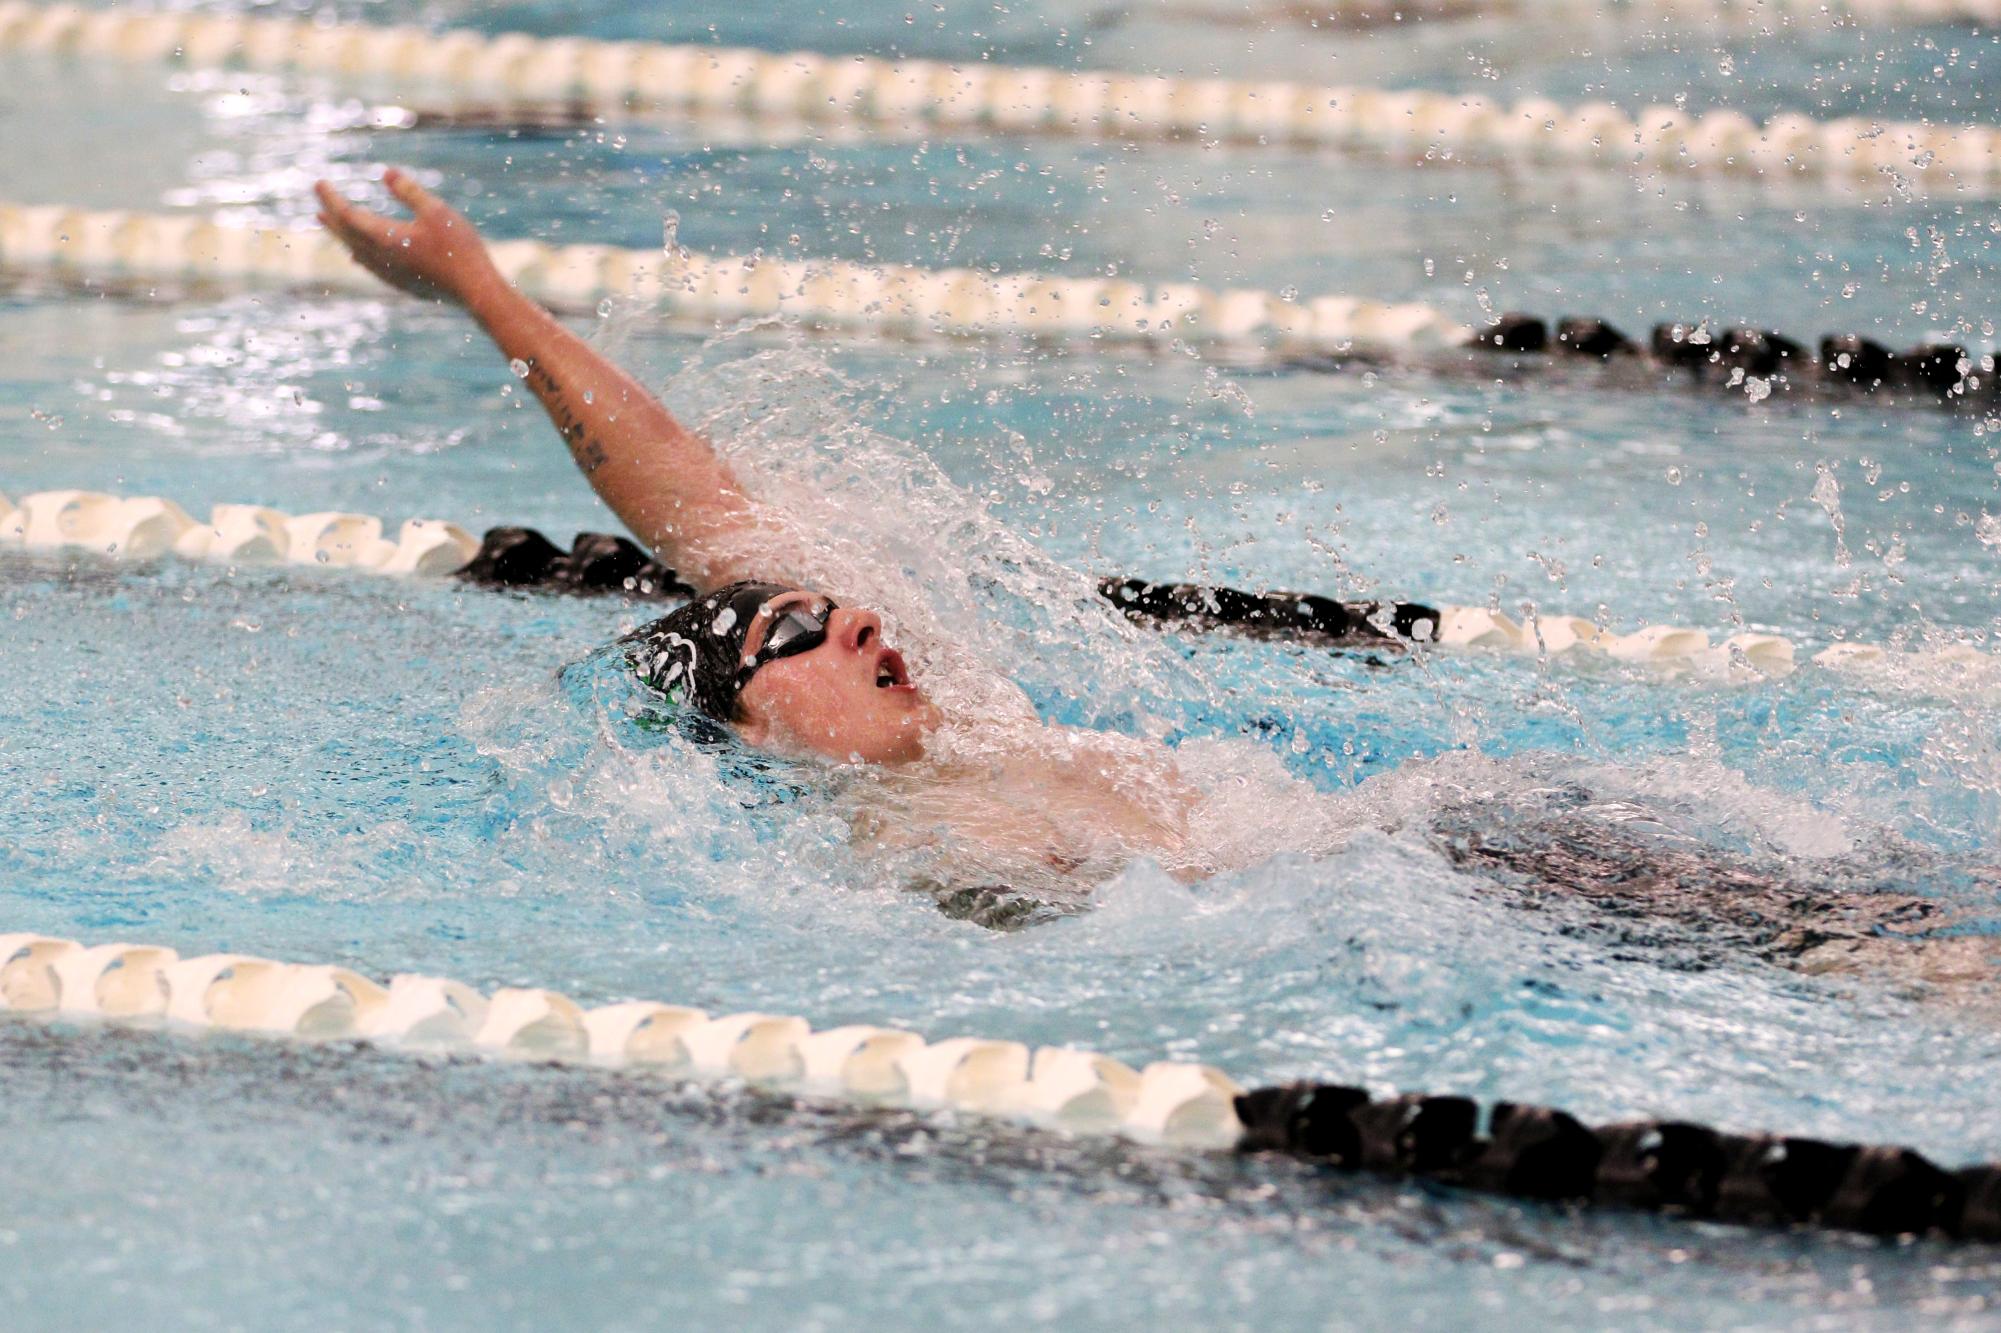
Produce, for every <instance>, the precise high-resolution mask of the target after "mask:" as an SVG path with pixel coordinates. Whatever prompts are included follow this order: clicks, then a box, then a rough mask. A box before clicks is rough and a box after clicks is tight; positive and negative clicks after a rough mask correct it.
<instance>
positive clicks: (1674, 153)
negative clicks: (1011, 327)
mask: <svg viewBox="0 0 2001 1333" xmlns="http://www.w3.org/2000/svg"><path fill="white" fill-rule="evenodd" d="M1358 2H1359V0H1339V7H1340V8H1343V9H1346V10H1349V11H1354V12H1359V11H1355V6H1356V4H1357V3H1358ZM1561 2H1562V0H1559V3H1561ZM1574 3H1578V4H1580V5H1581V3H1582V0H1574ZM1995 5H1996V0H1846V3H1845V4H1830V5H1826V6H1821V5H1816V4H1814V3H1812V0H1781V3H1779V4H1778V5H1776V6H1773V5H1761V6H1758V7H1757V8H1759V10H1760V12H1761V13H1762V12H1764V11H1765V10H1768V9H1777V10H1778V11H1780V12H1783V13H1786V14H1791V15H1800V16H1803V15H1805V14H1806V13H1808V12H1811V11H1817V10H1821V9H1825V10H1826V11H1827V12H1829V13H1837V14H1855V15H1859V14H1899V15H1903V14H1909V15H1913V16H1917V17H1921V18H1926V17H1936V18H1940V19H1950V18H1958V19H1970V20H1977V21H1987V22H1992V21H1994V18H1995V15H1994V14H1993V13H1992V12H1990V11H1992V10H1993V9H1994V8H1995ZM1378 8H1380V6H1378ZM1615 8H1616V9H1619V10H1620V12H1639V11H1642V10H1645V11H1649V12H1652V11H1659V12H1664V13H1669V14H1681V13H1686V12H1689V11H1690V10H1691V9H1692V10H1693V12H1696V13H1700V14H1703V15H1706V16H1715V15H1718V14H1725V13H1734V12H1737V11H1738V10H1739V9H1740V8H1741V7H1739V6H1735V5H1730V4H1726V3H1723V2H1722V0H1641V2H1640V3H1638V4H1635V5H1630V6H1615ZM9 48H11V49H15V50H25V51H33V52H40V53H45V54H50V55H61V56H71V57H83V58H91V59H98V60H110V61H122V62H127V63H140V64H145V63H169V64H180V65H194V66H206V67H230V68H240V69H252V70H263V71H270V72H294V73H300V74H307V75H312V76H316V77H324V78H336V79H345V80H364V81H373V82H381V81H385V80H386V81H391V82H394V83H399V84H407V85H409V86H410V87H412V88H414V89H416V90H418V91H420V92H421V93H422V94H424V95H426V96H430V97H432V98H453V99H471V100H476V101H478V102H480V103H482V104H483V105H484V106H486V107H487V108H489V109H500V110H504V109H505V108H507V107H509V106H518V107H521V108H523V109H524V110H528V109H536V110H539V109H544V108H547V107H550V106H552V105H560V106H566V107H575V108H580V109H583V110H586V111H589V112H591V113H593V114H598V115H609V114H616V113H619V112H624V111H638V110H652V111H663V110H666V111H674V112H677V113H681V114H702V113H710V114H722V115H730V116H742V115H752V114H761V115H765V116H775V117H784V118H795V119H796V118H803V119H807V120H812V121H819V122H823V123H824V122H854V123H857V124H860V125H883V126H895V127H905V126H913V125H914V126H925V125H931V126H938V127H942V128H946V129H963V130H968V131H972V130H987V131H998V132H1001V133H1036V134H1048V133H1061V134H1071V135H1076V136H1081V137H1091V138H1126V139H1176V138H1178V139H1196V140H1201V141H1205V142H1210V141H1227V142H1231V143H1236V144H1244V145H1260V144H1304V145H1317V146H1325V147H1336V148H1341V149H1344V150H1349V151H1365V152H1373V153H1379V154H1387V155H1390V156H1393V157H1398V158H1405V159H1416V158H1423V157H1433V156H1437V157H1449V158H1457V159H1468V158H1486V159H1500V160H1504V161H1521V162H1533V163H1551V164H1558V163H1562V164H1578V165H1586V166H1595V167H1599V168H1603V169H1608V170H1622V171H1628V172H1631V171H1636V170H1639V171H1649V172H1660V171H1678V172H1679V171H1688V172H1730V173H1738V174H1743V175H1747V176H1749V177H1750V178H1752V179H1755V180H1761V181H1773V182H1776V181H1785V180H1792V179H1797V178H1799V177H1802V176H1817V177H1831V178H1847V179H1857V178H1860V179H1871V178H1880V177H1882V176H1883V175H1884V173H1886V172H1887V173H1893V174H1894V175H1895V176H1896V177H1898V178H1900V179H1902V180H1905V181H1911V182H1918V183H1924V182H1928V181H1937V182H1940V183H1946V182H1956V183H1958V184H1959V185H1962V186H1966V185H1988V184H1992V183H1994V182H1996V181H1997V180H2001V136H1997V132H1996V131H1995V130H1994V129H1992V128H1990V127H1987V126H1984V125H1974V124H1949V123H1927V122H1923V121H1887V122H1877V121H1872V120H1868V119H1865V118H1861V117H1842V118H1839V119H1834V120H1826V121H1821V120H1814V119H1811V118H1808V117H1804V116H1800V115H1797V114H1788V115H1781V116H1777V117H1774V118H1773V119H1772V120H1770V121H1767V122H1765V123H1762V124H1761V123H1759V122H1756V121H1753V120H1751V119H1750V118H1748V117H1746V116H1744V115H1743V114H1742V113H1740V112H1737V111H1732V110H1729V109H1720V110H1715V111H1711V112H1708V113H1707V114H1690V113H1684V112H1681V111H1678V110H1673V109H1663V108H1659V107H1647V108H1643V109H1641V110H1640V111H1639V112H1637V113H1632V112H1627V111H1625V110H1622V109H1621V108H1618V107H1615V106H1612V105H1610V104H1609V103H1605V102H1587V103H1584V104H1581V105H1577V106H1564V105H1562V104H1560V103H1556V102H1552V101H1549V100H1547V99H1543V98H1528V99H1524V100H1522V101H1519V102H1515V103H1513V104H1501V103H1497V102H1494V101H1492V100H1490V99H1488V98H1486V97H1484V96H1482V95H1480V94H1478V93H1468V92H1453V91H1432V90H1426V89H1383V88H1348V87H1330V86H1323V87H1315V86H1308V85H1304V84H1298V83H1293V82H1288V81H1284V80H1269V81H1268V80H1229V79H1216V78H1201V77H1196V78H1166V77H1160V76H1156V75H1145V74H1125V73H1119V72H1116V71H1108V70H1074V71H1073V70H1060V69H1048V68H1041V67H1035V66H1002V65H991V64H984V63H980V64H966V65H954V64H941V63H938V62H934V61H924V60H888V59H876V58H872V57H867V56H837V55H825V54H820V53H817V52H810V51H804V52H802V51H794V52H782V53H774V52H767V51H756V50H744V49H736V48H728V47H713V46H676V45H667V44H660V43H644V42H602V41H593V40H587V39H580V38H577V37H567V36H556V37H533V36H530V35H527V34H525V33H518V32H511V33H499V34H495V35H491V36H489V35H486V34H481V33H475V32H469V31H465V30H462V29H461V30H452V31H447V32H443V33H431V32H426V31H423V30H421V29H418V28H412V27H378V26H373V25H366V24H339V23H320V22H314V21H307V20H304V19H297V18H277V17H273V18H263V17H258V18H247V17H246V18H236V17H229V16H216V15H194V14H187V13H176V12H129V11H124V10H86V9H83V8H81V7H79V6H75V5H68V4H56V5H41V4H31V3H27V2H26V0H8V2H7V3H4V4H0V49H9Z"/></svg>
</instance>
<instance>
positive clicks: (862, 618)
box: [827, 606, 882, 652]
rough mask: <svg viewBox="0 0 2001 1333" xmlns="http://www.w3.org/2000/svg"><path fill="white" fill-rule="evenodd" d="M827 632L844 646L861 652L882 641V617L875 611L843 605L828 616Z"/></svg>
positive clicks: (852, 650)
mask: <svg viewBox="0 0 2001 1333" xmlns="http://www.w3.org/2000/svg"><path fill="white" fill-rule="evenodd" d="M827 632H828V633H829V634H831V635H832V636H833V638H834V642H836V643H838V644H840V645H841V646H842V647H843V648H846V649H848V650H849V651H851V652H860V651H861V650H862V649H864V648H873V647H875V646H876V645H877V644H878V643H880V642H881V641H882V617H881V616H879V615H877V614H876V613H875V612H873V611H861V610H857V609H855V608H854V607H848V606H843V607H840V608H839V609H837V610H836V611H835V612H834V614H833V615H831V616H829V617H828V618H827Z"/></svg>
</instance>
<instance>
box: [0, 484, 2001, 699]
mask: <svg viewBox="0 0 2001 1333" xmlns="http://www.w3.org/2000/svg"><path fill="white" fill-rule="evenodd" d="M384 530H385V525H384V524H383V521H382V520H381V519H380V518H377V517H375V516H373V515H369V514H353V513H345V512H339V511H326V512H321V513H312V514H300V515H290V514H286V513H284V512H283V511H281V510H277V509H272V508H269V507H266V506H262V505H242V504H218V505H216V506H214V507H213V508H212V509H211V510H210V513H209V521H208V523H206V524H201V523H196V522H195V521H194V520H193V519H191V518H189V517H188V516H187V514H186V512H185V511H184V510H182V509H181V508H180V506H179V505H177V504H175V503H174V502H173V501H172V500H168V499H164V498H162V497H158V496H136V497H129V498H128V497H120V496H115V495H108V494H104V493H102V492H97V491H81V490H64V491H40V492H36V493H34V494H31V495H26V496H23V497H21V499H20V500H19V501H18V502H14V501H11V500H9V499H8V497H7V496H6V495H5V494H0V548H4V547H6V546H10V545H11V546H26V547H29V548H31V549H37V550H49V549H60V548H64V547H70V548H77V549H82V550H87V551H93V552H96V553H99V554H103V555H108V556H112V557H114V558H118V557H122V558H126V559H151V558H153V557H155V556H159V555H166V554H173V555H177V556H180V557H182V558H185V559H192V560H205V561H210V562H213V563H218V564H225V565H237V564H253V563H265V562H278V561H289V562H291V563H293V564H300V565H326V566H331V567H339V568H346V569H355V570H362V571H366V572H371V573H379V574H386V575H392V576H397V577H406V578H443V577H446V576H448V575H450V574H452V573H453V572H455V571H456V570H459V569H461V568H463V567H464V566H465V565H466V563H467V562H468V561H470V560H471V559H472V557H473V556H474V555H475V554H477V553H478V551H479V539H478V538H476V537H474V536H473V535H472V534H471V533H469V532H467V531H466V530H465V529H463V528H461V527H459V526H457V525H456V524H453V523H448V522H445V521H443V520H441V519H410V520H408V521H406V522H405V523H404V524H403V525H402V527H401V529H400V530H399V532H398V537H397V540H395V541H393V542H392V541H389V540H387V539H386V538H384V537H383V536H382V533H383V531H384ZM1417 637H1418V640H1419V642H1420V643H1429V644H1431V645H1433V646H1435V647H1439V648H1451V649H1457V650H1472V651H1485V652H1494V653H1502V654H1513V655H1522V656H1530V657H1538V658H1548V659H1551V660H1554V659H1558V658H1568V659H1588V658H1590V657H1593V656H1604V657H1609V658H1611V659H1613V660H1615V661H1620V662H1625V663H1629V664H1633V665H1636V666H1646V667H1651V668H1655V669H1657V670H1658V671H1659V672H1660V673H1661V674H1663V675H1665V676H1667V677H1675V676H1684V677H1688V678H1692V679H1695V680H1701V681H1707V682H1713V683H1718V684H1733V685H1746V684H1756V683H1758V682H1760V681H1766V680H1773V679H1776V678H1778V677H1781V676H1785V675H1788V674H1790V673H1791V672H1792V671H1794V670H1795V669H1796V668H1797V665H1798V657H1799V650H1798V648H1797V647H1796V646H1795V645H1794V643H1793V642H1792V641H1791V640H1789V639H1786V638H1784V637H1783V636H1781V635H1777V634H1768V633H1762V632H1758V631H1752V630H1744V631H1739V632H1738V633H1735V634H1732V635H1730V636H1729V637H1728V638H1726V639H1725V640H1724V641H1723V642H1721V643H1714V642H1712V640H1711V638H1710V635H1709V634H1708V632H1707V631H1705V630H1701V629H1695V628H1690V627H1688V626H1681V625H1644V626H1641V627H1639V628H1637V629H1634V630H1631V631H1629V632H1626V633H1623V634H1620V633H1613V632H1611V631H1610V630H1608V629H1607V628H1605V627H1604V626H1602V625H1600V624H1598V623H1597V622H1595V621H1591V620H1587V619H1585V618H1583V617H1581V616H1565V615H1554V614H1551V615H1545V614H1542V613H1540V612H1536V613H1533V614H1531V615H1529V616H1527V617H1526V618H1525V619H1523V620H1519V621H1518V620H1515V619H1513V618H1512V617H1510V616H1509V615H1507V614H1506V613H1505V612H1503V611H1500V610H1497V609H1495V608H1492V607H1479V606H1451V605H1447V606H1442V607H1440V608H1439V623H1438V624H1436V625H1426V624H1420V625H1419V626H1418V627H1417ZM1812 661H1813V663H1814V665H1816V666H1818V667H1821V668H1823V669H1826V670H1829V671H1835V672H1840V673H1844V674H1848V675H1851V676H1855V677H1857V678H1871V679H1877V680H1881V681H1885V682H1894V683H1897V684H1899V685H1900V686H1906V687H1908V688H1911V689H1913V690H1918V691H1930V692H1934V693H1941V694H1946V695H1951V694H1953V693H1963V692H1966V691H1968V690H1976V691H1980V692H1983V693H1984V692H1988V691H1990V690H1992V689H1994V688H1996V687H2001V660H1997V659H1996V658H1995V657H1994V656H1993V655H1992V654H1991V653H1989V652H1987V651H1985V650H1983V649H1982V648H1980V647H1977V646H1975V645H1972V644H1964V643H1962V644H1950V645H1945V646H1942V647H1936V648H1930V649H1925V650H1921V651H1918V652H1901V651H1892V650H1890V649H1886V648H1883V647H1879V646H1877V645H1873V644H1858V643H1841V644H1835V645H1833V646H1831V647H1828V648H1825V649H1822V650H1821V651H1819V652H1817V653H1815V654H1814V655H1813V657H1812Z"/></svg>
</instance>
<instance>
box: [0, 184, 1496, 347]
mask: <svg viewBox="0 0 2001 1333" xmlns="http://www.w3.org/2000/svg"><path fill="white" fill-rule="evenodd" d="M489 250H490V252H491V254H492V256H493V261H494V265H495V267H497V268H498V269H499V270H500V272H501V273H502V275H504V276H505V277H506V278H507V279H508V280H509V281H510V282H512V283H514V284H516V285H517V286H519V287H520V288H521V290H522V291H523V292H525V293H527V294H528V295H529V296H531V297H533V298H534V299H536V300H537V301H540V302H542V303H543V304H545V305H547V306H549V307H550V308H552V309H555V310H559V311H568V312H574V313H586V312H591V311H595V310H596V309H597V308H598V306H599V304H600V303H601V302H603V301H605V300H607V299H623V300H639V301H644V302H647V303H649V304H654V305H657V306H658V307H659V308H660V310H661V311H662V312H663V313H664V314H666V315H668V316H670V317H674V318H679V319H686V320H693V321H700V322H706V323H709V324H718V323H721V324H729V323H734V322H736V321H738V320H743V319H751V318H762V317H767V316H777V317H783V318H785V319H789V320H794V321H796V322H798V323H801V324H806V325H811V326H815V327H823V328H832V329H841V330H844V331H848V332H875V333H883V334H888V335H892V336H902V337H909V336H946V337H997V336H1024V337H1076V338H1082V337H1090V338H1093V339H1099V340H1109V341H1113V342H1124V343H1151V344H1161V343H1173V342H1176V341H1188V342H1206V343H1221V344H1226V345H1228V344H1245V343H1266V342H1271V343H1277V344H1279V345H1282V346H1283V347H1285V348H1286V349H1287V350H1289V351H1294V352H1316V351H1317V352H1344V353H1345V352H1348V351H1351V350H1353V349H1356V348H1358V347H1359V348H1363V349H1373V350H1378V351H1383V352H1426V351H1440V350H1445V349H1450V348H1459V347H1466V346H1469V345H1471V344H1472V343H1473V342H1474V340H1475V335H1474V330H1473V329H1472V328H1470V327H1469V326H1467V325H1465V324H1461V323H1460V322H1458V321H1457V320H1455V319H1452V318H1451V317H1450V316H1448V315H1446V314H1445V313H1444V312H1443V311H1441V310H1438V309H1435V308H1434V307H1432V306H1428V305H1423V304H1417V303H1410V302H1405V303H1388V302H1382V301H1371V300H1368V299H1366V298H1363V297H1358V296H1323V297H1316V298H1311V299H1310V300H1308V302H1307V303H1306V304H1304V305H1302V304H1299V303H1298V302H1296V301H1293V300H1290V299H1287V298H1285V297H1281V296H1279V295H1276V294H1274V293H1271V292H1264V291H1258V290H1253V289H1233V290H1225V291H1217V290H1213V289H1210V288H1207V287H1202V286H1198V285H1195V284H1192V283H1166V284H1162V285H1160V286H1157V287H1152V288H1148V287H1145V286H1143V285H1141V284H1137V283H1130V282H1116V281H1110V280H1107V279H1105V278H1101V277H1090V276H1083V277H1069V276H1062V275H1054V274H1041V273H1003V274H994V273H985V272H979V271H975V270H972V269H944V270H932V269H923V268H915V267H907V266H899V265H864V264H851V263H846V262H842V261H825V260H823V261H812V262H798V261H790V260H776V259H764V258H757V257H751V256H738V255H701V254H694V253H691V252H687V251H683V250H680V249H678V248H676V249H674V250H672V251H671V252H670V251H663V250H640V249H626V248H622V247H619V246H611V245H560V246H557V245H545V244H543V243H541V242H539V241H529V240H514V241H497V242H494V243H493V244H492V245H490V246H489ZM0 267H5V268H8V269H12V270H15V271H19V272H47V273H52V274H56V275H58V276H63V277H66V278H84V279H99V280H116V281H122V282H144V281H181V280H186V279H190V278H208V279H218V280H226V281H231V282H239V283H256V282H264V283H276V284H282V285H286V286H294V287H296V286H304V287H307V288H311V289H314V290H318V291H324V292H329V293H343V294H357V295H375V294H378V293H379V291H380V286H379V284H378V283H377V282H376V281H375V279H374V278H372V277H370V276H369V275H368V274H367V273H366V272H364V271H363V270H362V269H361V268H360V267H359V266H358V265H356V264H355V263H354V262H353V261H352V260H350V259H349V258H348V255H347V252H346V251H345V250H343V249H342V248H341V245H340V243H339V242H338V241H336V240H334V239H333V237H332V236H330V235H328V234H327V233H326V232H325V231H323V230H320V229H312V230H291V229H284V228H264V229H249V228H236V227H227V226H222V225H219V224H215V223H211V222H209V221H208V220H206V219H203V218H199V217H191V216H185V215H176V214H149V213H97V212H89V211H86V210H81V209H70V208H60V207H39V206H34V207H24V206H19V205H9V204H4V203H0Z"/></svg>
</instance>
